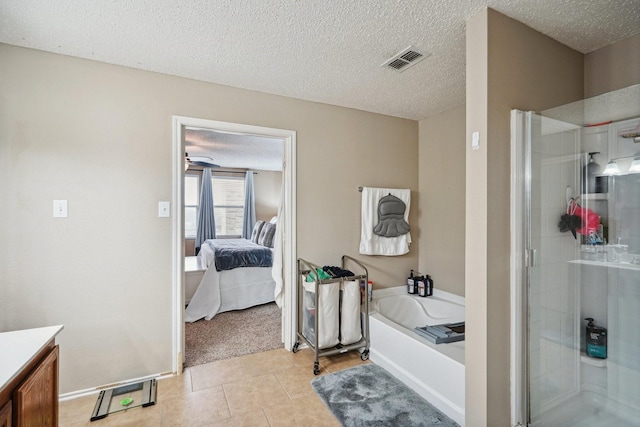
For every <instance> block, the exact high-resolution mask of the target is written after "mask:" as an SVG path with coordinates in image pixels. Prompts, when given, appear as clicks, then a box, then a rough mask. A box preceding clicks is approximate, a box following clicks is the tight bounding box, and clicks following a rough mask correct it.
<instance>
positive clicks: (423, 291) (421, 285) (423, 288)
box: [416, 277, 427, 297]
mask: <svg viewBox="0 0 640 427" xmlns="http://www.w3.org/2000/svg"><path fill="white" fill-rule="evenodd" d="M416 283H417V285H418V296H421V297H426V296H427V283H426V280H425V278H424V277H418V278H417V279H416Z"/></svg>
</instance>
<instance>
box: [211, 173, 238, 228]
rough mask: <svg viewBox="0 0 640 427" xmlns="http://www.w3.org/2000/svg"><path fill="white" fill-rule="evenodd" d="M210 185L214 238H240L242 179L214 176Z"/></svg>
mask: <svg viewBox="0 0 640 427" xmlns="http://www.w3.org/2000/svg"><path fill="white" fill-rule="evenodd" d="M212 184H213V211H214V215H215V218H216V237H218V238H227V237H242V220H243V216H244V177H242V178H235V177H228V176H214V177H213V178H212Z"/></svg>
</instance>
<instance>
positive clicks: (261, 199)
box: [253, 171, 282, 221]
mask: <svg viewBox="0 0 640 427" xmlns="http://www.w3.org/2000/svg"><path fill="white" fill-rule="evenodd" d="M253 189H254V193H255V201H256V220H260V219H261V220H263V221H269V220H271V218H273V217H274V216H276V215H278V205H279V204H280V195H281V194H282V172H279V171H259V172H258V173H257V174H256V175H254V176H253Z"/></svg>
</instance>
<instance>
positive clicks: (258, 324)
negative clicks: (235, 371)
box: [184, 303, 284, 367]
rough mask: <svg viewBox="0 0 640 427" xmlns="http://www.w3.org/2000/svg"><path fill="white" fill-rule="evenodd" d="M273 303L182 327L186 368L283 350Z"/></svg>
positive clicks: (278, 311) (279, 317) (276, 308)
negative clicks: (262, 352)
mask: <svg viewBox="0 0 640 427" xmlns="http://www.w3.org/2000/svg"><path fill="white" fill-rule="evenodd" d="M281 315H282V312H281V310H280V309H279V308H278V306H277V305H276V303H269V304H264V305H259V306H256V307H251V308H248V309H246V310H237V311H229V312H225V313H219V314H217V315H216V316H215V317H214V318H213V319H211V320H204V319H202V320H198V321H197V322H194V323H185V330H184V334H185V361H184V363H185V367H189V366H197V365H202V364H205V363H209V362H213V361H215V360H222V359H229V358H231V357H236V356H242V355H245V354H252V353H258V352H261V351H267V350H274V349H276V348H282V347H284V344H282V339H281V336H282V333H281V326H280V325H281Z"/></svg>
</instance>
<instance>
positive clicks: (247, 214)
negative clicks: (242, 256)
mask: <svg viewBox="0 0 640 427" xmlns="http://www.w3.org/2000/svg"><path fill="white" fill-rule="evenodd" d="M255 225H256V199H255V196H254V194H253V172H252V171H247V173H246V174H245V176H244V218H243V221H242V238H243V239H251V233H252V232H253V227H254V226H255Z"/></svg>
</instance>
